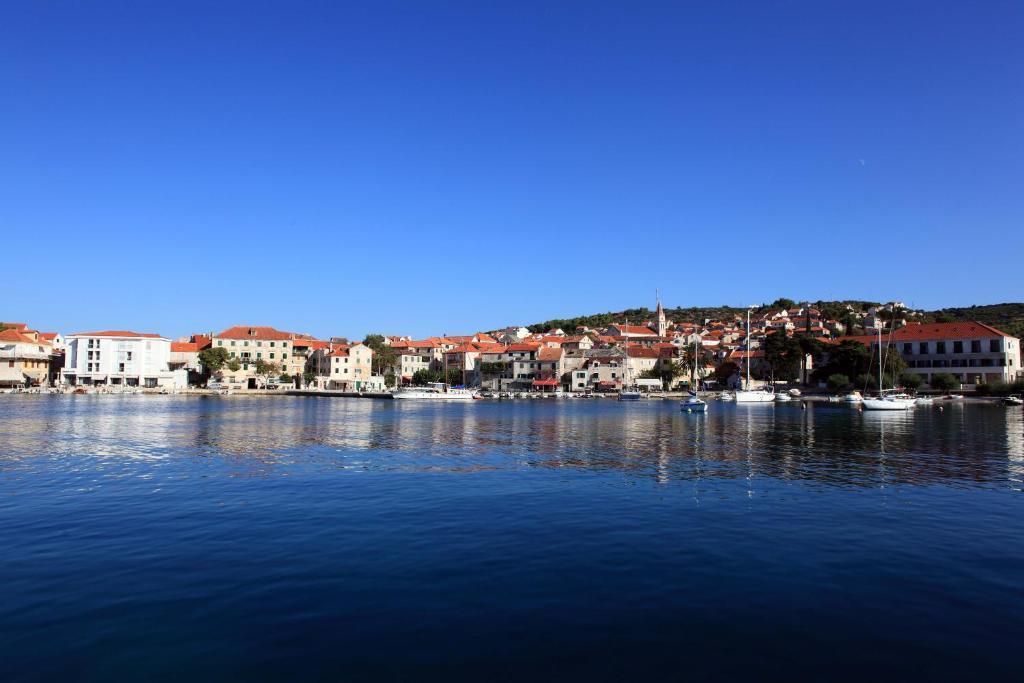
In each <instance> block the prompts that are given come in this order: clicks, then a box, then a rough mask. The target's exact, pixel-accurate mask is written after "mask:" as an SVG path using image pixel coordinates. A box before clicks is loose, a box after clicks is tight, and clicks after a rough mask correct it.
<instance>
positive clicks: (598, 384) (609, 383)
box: [597, 382, 618, 387]
mask: <svg viewBox="0 0 1024 683" xmlns="http://www.w3.org/2000/svg"><path fill="white" fill-rule="evenodd" d="M597 386H599V387H614V386H618V382H598V383H597Z"/></svg>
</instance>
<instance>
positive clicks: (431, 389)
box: [391, 382, 476, 401]
mask: <svg viewBox="0 0 1024 683" xmlns="http://www.w3.org/2000/svg"><path fill="white" fill-rule="evenodd" d="M475 396H476V392H475V391H471V390H469V389H458V388H455V387H451V386H448V385H447V384H445V383H444V382H431V383H430V384H427V385H426V386H423V387H408V388H405V389H398V390H396V391H393V392H391V397H392V398H393V399H395V400H396V401H399V400H410V399H414V400H420V401H472V400H473V398H474V397H475Z"/></svg>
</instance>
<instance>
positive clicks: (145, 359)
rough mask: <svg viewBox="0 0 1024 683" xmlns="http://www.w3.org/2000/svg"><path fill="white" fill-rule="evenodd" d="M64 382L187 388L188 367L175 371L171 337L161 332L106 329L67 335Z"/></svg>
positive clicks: (113, 385)
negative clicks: (171, 363) (171, 361)
mask: <svg viewBox="0 0 1024 683" xmlns="http://www.w3.org/2000/svg"><path fill="white" fill-rule="evenodd" d="M64 344H65V360H64V369H63V370H62V371H61V377H62V379H63V381H64V382H65V383H67V384H69V385H71V386H96V385H100V386H112V387H117V386H121V387H140V388H145V389H157V388H161V389H183V388H185V387H186V386H187V385H188V375H187V373H186V372H185V371H184V370H172V369H171V368H170V360H171V340H170V339H168V338H167V337H161V336H160V335H159V334H153V333H148V332H131V331H128V330H104V331H99V332H77V333H75V334H69V335H67V337H65V340H64Z"/></svg>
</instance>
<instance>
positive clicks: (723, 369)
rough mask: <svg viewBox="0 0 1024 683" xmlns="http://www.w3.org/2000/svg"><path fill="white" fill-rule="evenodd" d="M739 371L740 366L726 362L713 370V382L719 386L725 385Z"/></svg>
mask: <svg viewBox="0 0 1024 683" xmlns="http://www.w3.org/2000/svg"><path fill="white" fill-rule="evenodd" d="M739 371H740V366H738V365H736V364H735V363H733V362H732V361H731V360H730V361H726V362H724V363H722V364H721V365H719V366H718V367H717V368H715V380H716V381H717V382H718V383H719V384H725V383H726V382H728V381H729V379H730V378H731V377H732V376H733V375H735V374H736V373H737V372H739Z"/></svg>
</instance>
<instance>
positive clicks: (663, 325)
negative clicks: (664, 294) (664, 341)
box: [654, 290, 668, 337]
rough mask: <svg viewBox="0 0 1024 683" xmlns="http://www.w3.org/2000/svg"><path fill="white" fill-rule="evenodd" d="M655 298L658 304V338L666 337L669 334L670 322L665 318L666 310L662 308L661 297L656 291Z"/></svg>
mask: <svg viewBox="0 0 1024 683" xmlns="http://www.w3.org/2000/svg"><path fill="white" fill-rule="evenodd" d="M654 298H655V299H656V300H657V302H658V336H659V337H664V336H665V333H667V332H668V320H667V319H666V318H665V309H664V308H662V307H661V295H660V294H659V293H658V290H654Z"/></svg>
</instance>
